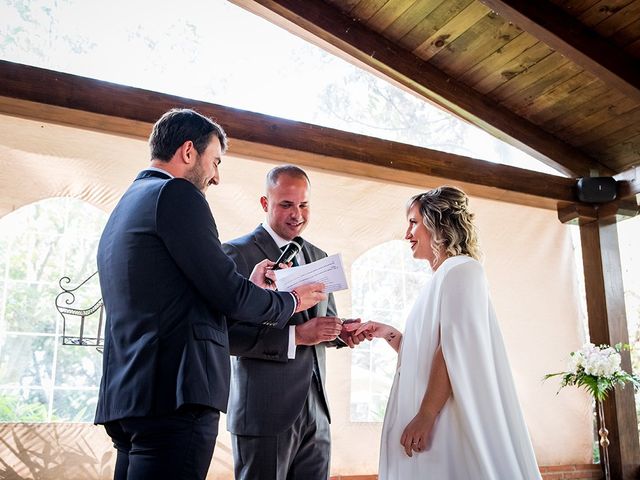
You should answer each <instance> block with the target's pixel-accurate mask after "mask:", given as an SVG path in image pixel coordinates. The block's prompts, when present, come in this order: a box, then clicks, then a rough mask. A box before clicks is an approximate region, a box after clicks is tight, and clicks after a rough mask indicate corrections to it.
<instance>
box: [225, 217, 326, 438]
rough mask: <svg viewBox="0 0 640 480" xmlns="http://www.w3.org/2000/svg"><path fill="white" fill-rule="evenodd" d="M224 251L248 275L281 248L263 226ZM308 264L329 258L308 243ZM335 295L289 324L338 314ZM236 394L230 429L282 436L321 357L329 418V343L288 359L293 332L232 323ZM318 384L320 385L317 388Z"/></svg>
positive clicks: (300, 350)
mask: <svg viewBox="0 0 640 480" xmlns="http://www.w3.org/2000/svg"><path fill="white" fill-rule="evenodd" d="M222 248H223V249H224V251H225V252H226V253H227V254H228V255H229V256H230V257H231V258H232V259H233V260H234V261H235V262H236V265H237V266H238V272H240V273H241V274H242V275H248V274H249V272H251V269H252V268H253V267H252V264H253V265H255V264H256V263H258V262H260V261H262V260H264V259H265V258H269V259H271V260H276V259H277V258H278V257H279V256H280V253H281V251H280V249H279V248H278V246H277V245H276V243H275V241H274V240H273V238H272V237H271V235H269V233H268V232H267V231H266V230H265V229H264V228H263V227H262V226H259V227H258V228H256V229H255V230H254V231H253V232H252V233H249V234H247V235H245V236H243V237H241V238H238V239H236V240H232V241H230V242H228V243H225V244H223V246H222ZM302 252H303V255H304V258H305V262H307V263H311V262H313V261H315V260H319V259H321V258H324V257H326V256H327V254H326V253H325V252H323V251H322V250H320V249H319V248H317V247H315V246H313V245H311V244H310V243H309V242H306V241H305V243H304V245H303V248H302ZM336 315H337V313H336V306H335V301H334V298H333V295H332V294H330V295H329V298H328V300H326V301H323V302H320V303H319V304H318V305H316V306H315V307H312V308H310V309H309V310H307V311H305V312H301V313H298V314H296V315H294V316H293V317H292V318H291V320H289V324H290V325H297V324H300V323H304V322H306V321H308V320H309V319H311V318H314V317H323V316H336ZM229 342H230V347H231V354H232V355H235V357H232V359H231V368H232V373H233V374H232V376H231V382H232V385H231V393H230V397H229V412H228V415H227V429H228V430H229V431H230V432H231V433H234V434H237V435H277V434H278V433H281V432H283V431H284V430H286V429H287V428H289V427H290V426H291V425H292V424H293V422H294V420H295V419H296V417H297V416H298V414H299V413H300V412H301V410H302V408H303V406H304V402H305V400H306V398H307V394H308V392H309V388H310V385H311V381H312V380H311V377H312V374H313V361H314V356H316V358H317V361H318V367H319V370H320V377H321V392H320V396H321V397H322V403H323V404H324V408H325V410H326V413H327V417H328V416H329V408H328V402H327V395H326V391H325V389H324V382H325V345H324V344H320V345H315V346H303V345H300V346H298V347H297V348H296V357H295V359H291V360H289V358H288V354H287V352H288V345H289V331H288V329H287V328H285V329H282V330H276V329H273V328H268V327H264V326H258V325H256V323H255V322H252V323H246V322H238V323H233V324H231V323H230V327H229ZM314 388H315V387H314Z"/></svg>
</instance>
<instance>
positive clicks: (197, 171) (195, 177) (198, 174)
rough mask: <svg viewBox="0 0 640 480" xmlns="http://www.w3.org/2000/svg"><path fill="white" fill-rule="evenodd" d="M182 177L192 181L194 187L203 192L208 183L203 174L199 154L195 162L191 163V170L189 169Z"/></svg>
mask: <svg viewBox="0 0 640 480" xmlns="http://www.w3.org/2000/svg"><path fill="white" fill-rule="evenodd" d="M184 178H185V179H186V180H189V181H190V182H191V183H193V184H194V185H195V186H196V188H197V189H198V190H200V191H201V192H202V193H204V192H205V190H206V189H207V186H208V185H209V182H208V180H207V177H206V176H205V173H204V168H202V160H201V158H200V155H198V156H197V157H196V163H195V164H194V165H193V167H192V168H191V170H189V171H188V172H187V173H186V174H185V176H184Z"/></svg>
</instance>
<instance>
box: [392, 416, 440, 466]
mask: <svg viewBox="0 0 640 480" xmlns="http://www.w3.org/2000/svg"><path fill="white" fill-rule="evenodd" d="M434 422H435V417H432V416H431V415H423V414H420V413H418V414H417V415H416V416H415V417H413V420H411V421H410V422H409V425H407V426H406V427H405V429H404V431H403V432H402V435H401V436H400V444H401V445H402V446H403V447H404V451H405V452H406V453H407V455H409V456H410V457H411V456H413V452H423V451H425V450H428V449H429V447H430V446H431V430H432V429H433V424H434Z"/></svg>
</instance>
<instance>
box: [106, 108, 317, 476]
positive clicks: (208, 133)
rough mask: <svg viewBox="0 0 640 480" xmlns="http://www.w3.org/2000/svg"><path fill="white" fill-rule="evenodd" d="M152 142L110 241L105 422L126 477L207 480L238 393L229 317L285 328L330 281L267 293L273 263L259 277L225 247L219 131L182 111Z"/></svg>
mask: <svg viewBox="0 0 640 480" xmlns="http://www.w3.org/2000/svg"><path fill="white" fill-rule="evenodd" d="M149 145H150V147H151V167H150V168H148V169H147V170H144V171H143V172H141V173H140V174H139V175H138V177H137V178H136V180H135V182H134V183H133V184H132V185H131V187H129V189H128V190H127V192H126V193H125V194H124V195H123V197H122V198H121V199H120V201H119V203H118V205H117V206H116V208H115V209H114V211H113V213H112V214H111V216H110V218H109V221H108V222H107V225H106V227H105V229H104V232H103V233H102V237H101V238H100V244H99V246H98V271H99V275H100V287H101V289H102V296H103V300H104V305H105V308H106V311H107V322H106V331H105V344H104V356H103V375H102V381H101V384H100V392H99V398H98V406H97V412H96V418H95V422H96V423H99V424H104V425H105V429H106V430H107V433H108V434H109V435H110V436H111V438H112V440H113V443H114V446H115V447H116V449H117V452H118V455H117V460H116V467H115V474H114V478H115V479H116V480H126V479H128V480H138V479H151V478H153V479H172V480H175V479H194V480H195V479H198V480H200V479H204V478H205V476H206V474H207V470H208V468H209V463H210V462H211V456H212V454H213V449H214V445H215V440H216V436H217V431H218V420H219V416H220V411H224V410H225V409H226V406H227V398H228V393H229V341H228V337H227V324H226V320H225V315H228V316H232V317H234V318H237V319H239V320H242V321H244V322H249V323H252V322H253V323H254V324H257V325H262V324H265V323H268V324H269V325H273V326H275V327H277V328H283V327H284V326H285V325H287V322H288V320H289V318H290V317H291V315H292V314H293V313H294V311H295V312H298V311H303V310H306V309H307V308H309V307H311V306H313V305H315V304H316V303H317V302H318V301H320V300H323V301H324V300H326V298H327V297H326V295H325V294H323V293H322V292H321V289H322V285H320V284H315V285H308V286H304V287H301V288H300V289H298V290H297V292H295V293H293V294H289V293H277V292H273V291H268V290H264V289H262V288H259V286H264V285H265V275H267V276H269V275H272V273H273V272H270V271H269V272H268V273H267V270H268V269H269V268H270V267H271V266H273V262H263V263H261V264H260V265H257V266H256V268H255V269H254V271H253V272H252V273H251V272H249V273H251V275H249V273H247V275H246V276H247V277H249V276H250V280H251V281H249V280H247V279H246V278H245V277H243V276H241V275H240V274H238V272H237V271H236V268H235V264H234V263H233V261H232V260H231V259H229V257H227V255H225V253H224V252H223V251H222V248H221V245H220V242H219V240H218V232H217V229H216V224H215V222H214V219H213V217H212V215H211V211H210V209H209V205H208V203H207V200H206V198H205V196H204V192H205V190H206V189H207V187H208V186H209V185H217V184H218V182H219V173H218V167H219V165H220V161H221V157H222V153H223V151H224V150H225V147H226V136H225V133H224V131H223V130H222V128H221V127H220V126H219V125H218V124H216V123H215V122H213V121H212V120H210V119H209V118H206V117H204V116H202V115H200V114H198V113H196V112H194V111H192V110H182V109H180V110H172V111H169V112H167V113H166V114H164V115H163V116H162V118H160V120H159V121H158V122H157V123H156V124H155V126H154V127H153V132H152V133H151V137H150V139H149ZM251 268H253V266H252V267H251ZM252 282H253V283H252ZM254 283H255V284H257V285H259V286H256V285H254ZM274 330H275V329H274Z"/></svg>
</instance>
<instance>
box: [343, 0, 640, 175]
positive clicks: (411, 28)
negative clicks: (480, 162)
mask: <svg viewBox="0 0 640 480" xmlns="http://www.w3.org/2000/svg"><path fill="white" fill-rule="evenodd" d="M331 3H332V4H334V5H338V6H341V8H342V9H343V10H346V8H345V5H344V2H341V1H340V0H331ZM519 3H520V2H513V1H504V2H503V1H494V0H488V1H485V0H483V3H480V2H479V1H470V0H445V1H442V0H433V1H430V0H417V1H416V0H405V1H402V0H389V1H387V2H384V1H377V0H362V1H360V2H358V3H357V5H356V6H355V7H354V8H352V9H351V10H350V14H351V15H352V17H353V18H355V19H357V20H358V21H359V22H362V23H363V24H364V25H366V27H367V28H370V29H371V30H373V31H375V32H379V33H381V34H382V35H384V36H385V37H386V38H387V39H389V40H391V41H392V42H394V43H396V44H398V45H400V46H402V47H403V48H405V49H407V50H409V51H411V52H412V53H413V54H414V55H416V56H418V57H419V58H420V59H421V60H423V61H427V62H428V63H430V64H431V65H433V66H435V67H436V68H438V69H439V70H440V71H442V72H444V73H445V74H447V75H449V76H451V77H452V78H455V79H456V80H458V81H460V82H462V83H463V84H465V85H467V86H469V87H471V88H473V89H474V90H475V91H477V92H479V93H481V94H483V95H486V96H487V97H488V98H491V99H492V100H493V101H495V102H496V103H497V104H500V105H502V106H504V107H505V108H507V109H508V110H510V111H512V112H515V113H517V114H518V115H520V116H521V117H523V118H526V119H527V120H529V121H531V122H532V123H534V124H536V125H539V126H540V127H541V128H543V129H544V130H545V131H547V132H549V133H552V134H554V135H556V136H557V137H558V138H560V139H562V140H563V141H565V142H567V143H568V144H571V145H574V146H579V147H581V148H582V149H583V151H584V152H585V153H587V154H589V155H592V156H594V158H599V159H601V158H607V161H608V162H611V164H612V165H613V164H615V165H616V166H617V167H618V168H623V167H626V166H628V164H625V163H624V161H622V162H621V161H620V159H621V158H624V159H626V160H625V161H627V162H634V161H636V162H637V159H634V156H633V155H634V152H637V149H636V145H635V143H633V142H631V141H630V140H629V138H632V137H633V136H634V135H635V133H636V132H637V129H636V127H635V126H634V125H637V122H638V119H637V114H636V113H635V112H634V109H636V108H638V107H640V95H638V94H639V93H640V89H638V88H637V87H638V85H637V84H636V85H634V83H633V82H635V80H634V79H635V76H637V75H636V74H634V73H629V71H630V70H631V71H632V70H633V69H629V68H628V66H626V67H622V68H621V69H619V70H616V65H615V64H613V66H612V69H613V70H612V71H613V73H612V74H609V73H608V72H607V73H605V74H604V80H605V81H604V82H603V81H602V80H601V78H599V76H596V75H594V74H593V73H592V72H590V71H585V69H584V68H583V66H582V65H578V64H576V63H575V62H574V57H573V56H570V57H565V56H563V55H562V54H561V53H560V52H558V51H555V50H554V49H553V48H552V47H551V46H549V45H547V44H545V43H544V42H542V41H540V40H539V39H537V38H535V37H534V36H533V35H532V34H531V32H530V31H525V32H522V30H521V29H520V28H519V27H518V26H516V25H515V24H514V23H511V22H509V21H508V20H507V19H505V18H503V17H502V16H500V15H499V14H496V13H494V12H493V11H491V9H490V8H489V7H492V6H494V5H497V6H500V7H501V6H503V4H507V6H508V7H510V6H511V5H512V4H513V5H515V6H516V7H515V8H519V6H518V4H519ZM554 3H555V5H554V4H553V3H551V2H535V5H536V7H535V8H538V7H540V8H543V9H546V10H545V11H549V12H551V13H557V12H562V11H564V12H566V13H567V15H570V17H568V16H566V17H567V18H563V20H565V21H566V20H568V21H569V26H570V27H572V28H573V27H576V25H580V24H581V25H584V26H586V27H589V28H593V29H595V31H596V32H597V33H598V34H599V35H601V36H603V37H609V38H610V39H611V41H612V42H614V44H615V45H617V46H619V47H621V48H623V49H625V50H626V51H627V52H629V53H631V55H634V56H637V52H638V51H640V45H638V43H639V39H638V37H639V36H640V0H606V1H605V0H556V1H555V2H554ZM556 7H558V8H556ZM554 9H555V10H554ZM523 11H525V12H527V10H526V8H525V9H524V10H523ZM359 13H362V14H363V15H364V16H363V17H360V16H358V14H359ZM563 15H564V14H563ZM512 20H513V19H512ZM515 23H517V22H515ZM529 23H531V22H529ZM528 26H530V25H528ZM543 28H550V29H551V32H552V34H557V32H555V31H554V30H553V29H554V28H556V29H559V28H560V27H559V22H555V23H554V22H553V21H552V22H549V23H548V25H547V24H545V25H543ZM578 30H579V31H578V34H579V35H583V36H584V35H585V33H584V28H582V27H578ZM561 40H562V41H566V40H564V39H563V38H562V37H561ZM589 41H590V40H589ZM598 42H600V41H599V40H597V39H596V41H595V43H588V45H587V46H588V47H592V48H596V47H604V48H605V49H609V50H608V51H611V44H608V45H606V44H604V43H602V42H600V43H598ZM570 48H573V46H571V47H570ZM567 51H571V50H567ZM589 54H590V53H589V51H588V50H587V53H586V54H585V55H587V56H588V55H589ZM580 55H583V54H582V53H579V54H578V57H576V58H579V57H580ZM620 58H622V59H625V60H629V59H631V58H633V57H626V58H625V57H620ZM585 62H586V64H587V66H589V67H590V68H591V67H592V65H588V64H589V62H591V59H590V58H588V59H587V60H586V61H585ZM618 65H619V64H618ZM599 68H600V67H599V66H597V67H595V68H594V70H593V71H594V72H595V73H596V74H598V73H601V71H600V70H598V69H599ZM616 75H620V76H621V77H624V76H625V75H626V78H625V81H626V82H627V84H625V86H624V88H623V90H624V92H623V93H620V92H619V91H617V90H616V89H612V88H611V82H612V81H613V82H614V83H615V82H616V81H617V79H616ZM634 75H635V76H634ZM612 79H613V80H612ZM616 86H619V84H617V85H616ZM629 94H630V95H629ZM629 112H631V113H629ZM614 146H615V147H617V148H616V149H615V150H612V148H613V147H614ZM607 150H610V153H607ZM614 152H615V154H614ZM616 158H618V159H617V160H616Z"/></svg>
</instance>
